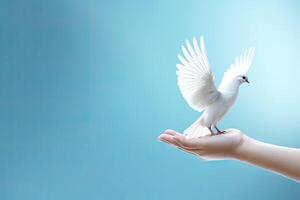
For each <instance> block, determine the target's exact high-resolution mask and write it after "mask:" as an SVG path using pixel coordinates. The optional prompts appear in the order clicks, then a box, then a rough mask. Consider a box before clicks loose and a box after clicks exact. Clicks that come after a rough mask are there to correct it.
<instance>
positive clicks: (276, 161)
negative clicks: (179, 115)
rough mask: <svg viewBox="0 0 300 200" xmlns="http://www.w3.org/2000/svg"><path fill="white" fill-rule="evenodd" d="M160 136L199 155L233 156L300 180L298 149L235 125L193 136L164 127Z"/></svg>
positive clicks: (228, 157) (212, 156)
mask: <svg viewBox="0 0 300 200" xmlns="http://www.w3.org/2000/svg"><path fill="white" fill-rule="evenodd" d="M159 140H161V141H163V142H165V143H168V144H170V145H172V146H175V147H177V148H179V149H181V150H183V151H185V152H188V153H192V154H194V155H196V156H198V157H200V158H201V159H205V160H217V159H236V160H240V161H242V162H246V163H250V164H252V165H256V166H259V167H262V168H265V169H267V170H271V171H273V172H275V173H278V174H281V175H283V176H286V177H289V178H291V179H293V180H295V181H298V182H300V149H296V148H288V147H282V146H277V145H272V144H267V143H263V142H260V141H257V140H254V139H252V138H250V137H248V136H246V135H244V134H243V133H242V132H241V131H239V130H236V129H230V130H228V131H227V133H226V134H223V135H216V136H206V137H202V138H193V139H186V138H185V136H184V135H182V134H179V133H177V132H175V131H173V130H166V131H165V133H163V134H161V135H160V136H159Z"/></svg>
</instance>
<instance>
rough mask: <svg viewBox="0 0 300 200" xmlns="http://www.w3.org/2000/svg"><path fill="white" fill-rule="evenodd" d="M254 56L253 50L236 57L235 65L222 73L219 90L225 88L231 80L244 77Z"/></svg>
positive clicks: (250, 49)
mask: <svg viewBox="0 0 300 200" xmlns="http://www.w3.org/2000/svg"><path fill="white" fill-rule="evenodd" d="M253 55H254V48H249V49H247V50H246V51H245V52H244V54H242V55H240V57H236V59H235V63H234V64H231V66H230V67H229V69H228V70H227V71H226V72H225V73H224V76H223V79H222V82H221V84H220V87H219V89H221V88H225V87H226V85H227V84H228V83H230V81H231V80H232V78H234V77H236V76H239V75H246V74H247V72H248V70H249V68H250V66H251V63H252V60H253Z"/></svg>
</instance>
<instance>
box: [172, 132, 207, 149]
mask: <svg viewBox="0 0 300 200" xmlns="http://www.w3.org/2000/svg"><path fill="white" fill-rule="evenodd" d="M173 140H175V141H176V143H177V144H179V145H180V146H182V147H184V148H189V149H195V150H196V149H202V148H203V145H204V139H203V138H191V139H187V138H186V137H185V136H183V135H176V136H174V138H173Z"/></svg>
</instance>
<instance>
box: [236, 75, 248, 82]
mask: <svg viewBox="0 0 300 200" xmlns="http://www.w3.org/2000/svg"><path fill="white" fill-rule="evenodd" d="M236 80H237V81H238V82H239V83H240V84H243V83H250V82H249V80H248V77H247V76H246V75H244V74H242V75H238V76H237V77H236Z"/></svg>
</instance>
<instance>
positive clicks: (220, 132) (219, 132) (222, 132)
mask: <svg viewBox="0 0 300 200" xmlns="http://www.w3.org/2000/svg"><path fill="white" fill-rule="evenodd" d="M214 127H215V129H216V130H217V131H218V132H217V135H220V134H224V133H225V132H226V131H221V130H220V129H218V127H217V126H216V125H214Z"/></svg>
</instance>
